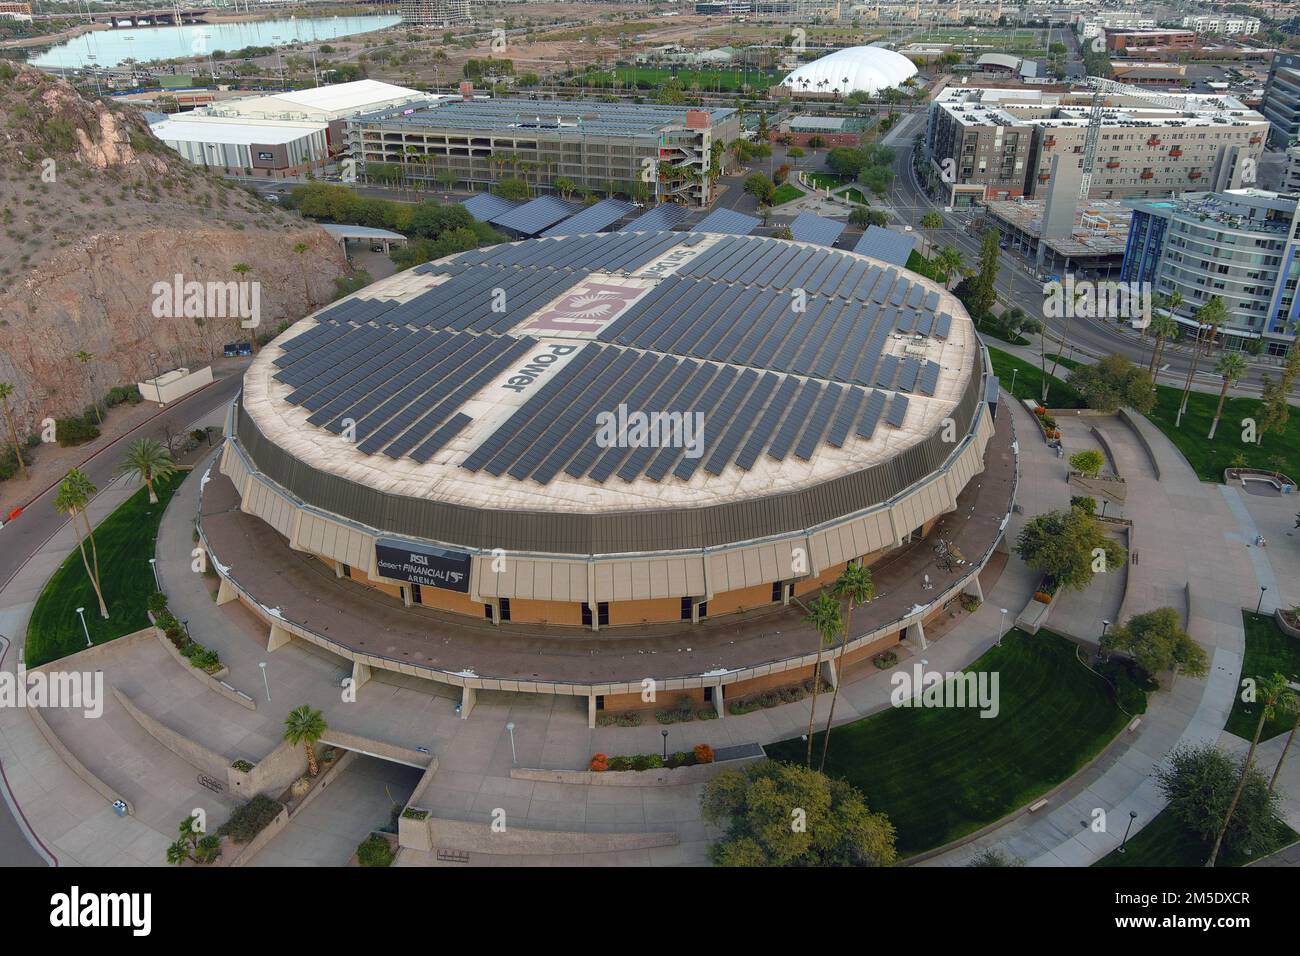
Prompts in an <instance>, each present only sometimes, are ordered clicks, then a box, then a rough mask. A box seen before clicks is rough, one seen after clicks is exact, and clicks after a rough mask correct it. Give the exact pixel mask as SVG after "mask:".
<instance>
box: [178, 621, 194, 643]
mask: <svg viewBox="0 0 1300 956" xmlns="http://www.w3.org/2000/svg"><path fill="white" fill-rule="evenodd" d="M181 627H183V628H184V629H185V640H187V641H193V640H194V638H192V637H190V622H189V618H186V619H185V620H183V621H181Z"/></svg>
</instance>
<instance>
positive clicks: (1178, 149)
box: [1169, 146, 1183, 159]
mask: <svg viewBox="0 0 1300 956" xmlns="http://www.w3.org/2000/svg"><path fill="white" fill-rule="evenodd" d="M1181 155H1183V151H1182V148H1181V147H1178V146H1175V147H1174V148H1173V149H1171V150H1170V151H1169V156H1170V158H1172V159H1177V158H1178V157H1179V156H1181Z"/></svg>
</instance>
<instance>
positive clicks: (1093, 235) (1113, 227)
mask: <svg viewBox="0 0 1300 956" xmlns="http://www.w3.org/2000/svg"><path fill="white" fill-rule="evenodd" d="M1044 207H1045V203H1044V201H1043V200H1041V199H1025V200H999V201H995V202H990V203H988V210H989V215H991V216H993V217H994V218H996V219H1001V220H1002V221H1003V222H1007V223H1010V224H1011V225H1013V226H1015V227H1016V228H1017V229H1019V230H1021V231H1022V232H1024V233H1026V234H1027V235H1030V236H1032V237H1034V238H1036V239H1041V238H1042V235H1043V210H1044ZM1132 218H1133V210H1132V209H1131V208H1130V207H1128V206H1126V205H1124V204H1123V203H1122V202H1120V201H1119V200H1114V199H1094V200H1090V201H1089V202H1088V203H1087V204H1086V205H1084V206H1081V207H1079V209H1077V210H1076V214H1075V218H1074V227H1073V228H1072V230H1071V232H1070V235H1069V236H1058V237H1053V238H1051V239H1048V240H1046V241H1047V245H1048V247H1049V248H1051V249H1053V250H1054V251H1056V252H1057V253H1059V254H1060V255H1062V256H1072V257H1074V256H1106V255H1120V254H1122V253H1123V252H1124V246H1125V244H1126V243H1127V241H1128V228H1129V221H1130V220H1131V219H1132Z"/></svg>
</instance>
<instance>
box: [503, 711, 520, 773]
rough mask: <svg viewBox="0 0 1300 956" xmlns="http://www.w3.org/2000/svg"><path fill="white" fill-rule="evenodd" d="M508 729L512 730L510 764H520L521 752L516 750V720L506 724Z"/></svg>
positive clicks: (514, 765) (513, 765) (515, 765)
mask: <svg viewBox="0 0 1300 956" xmlns="http://www.w3.org/2000/svg"><path fill="white" fill-rule="evenodd" d="M506 730H508V731H510V766H512V767H517V766H519V754H518V753H517V752H516V751H515V724H514V721H511V722H510V723H508V724H506Z"/></svg>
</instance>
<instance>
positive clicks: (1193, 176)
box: [1187, 170, 1201, 179]
mask: <svg viewBox="0 0 1300 956" xmlns="http://www.w3.org/2000/svg"><path fill="white" fill-rule="evenodd" d="M1187 178H1188V179H1200V178H1201V172H1200V170H1192V172H1190V173H1188V174H1187Z"/></svg>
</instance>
